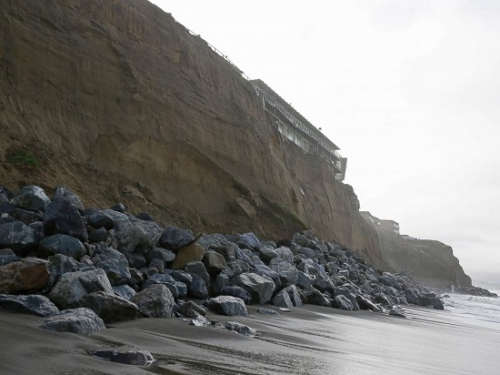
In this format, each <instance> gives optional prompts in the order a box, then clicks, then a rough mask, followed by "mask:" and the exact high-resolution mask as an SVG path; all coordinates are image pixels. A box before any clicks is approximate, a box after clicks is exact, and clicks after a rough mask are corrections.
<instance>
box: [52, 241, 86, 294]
mask: <svg viewBox="0 0 500 375" xmlns="http://www.w3.org/2000/svg"><path fill="white" fill-rule="evenodd" d="M77 241H78V240H77ZM48 268H49V273H50V281H49V283H48V284H47V287H48V290H50V289H51V288H52V287H53V286H54V284H55V283H56V282H57V280H59V278H60V277H61V276H62V275H64V274H65V273H68V272H75V271H89V270H92V269H94V266H91V265H86V264H83V263H80V262H78V261H77V260H75V259H74V258H72V257H68V256H66V255H63V254H56V255H52V256H51V257H49V264H48ZM45 289H47V288H45Z"/></svg>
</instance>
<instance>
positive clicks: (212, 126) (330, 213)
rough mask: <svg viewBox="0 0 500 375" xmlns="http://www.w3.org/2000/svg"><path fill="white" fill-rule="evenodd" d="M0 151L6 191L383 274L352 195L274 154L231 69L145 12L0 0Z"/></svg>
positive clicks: (276, 147) (281, 149)
mask: <svg viewBox="0 0 500 375" xmlns="http://www.w3.org/2000/svg"><path fill="white" fill-rule="evenodd" d="M242 48H244V47H242ZM0 146H1V150H2V154H1V158H2V161H3V162H2V165H1V167H0V181H1V183H4V184H6V185H7V186H10V187H11V188H17V187H18V186H19V185H24V184H28V183H37V184H41V185H42V187H46V188H49V187H52V186H54V185H55V184H63V185H66V186H68V187H69V188H71V189H73V190H74V191H76V192H77V193H78V194H80V195H81V196H82V198H83V199H84V200H85V201H86V204H87V205H101V206H102V205H105V204H112V203H115V202H116V201H121V202H124V203H125V204H127V205H128V207H129V209H130V210H131V211H132V212H136V213H137V212H139V211H147V212H150V213H151V214H153V216H155V217H156V218H157V219H159V220H164V221H169V222H171V223H176V224H178V225H183V226H188V227H190V228H192V229H193V230H197V231H218V230H220V231H222V230H223V231H224V232H230V231H243V230H249V229H251V230H254V231H255V232H256V233H257V234H259V235H261V236H265V237H272V238H279V237H281V236H285V235H289V234H290V233H292V232H294V231H296V230H300V229H305V228H307V227H310V228H312V229H313V230H314V232H315V233H316V234H317V235H319V236H322V237H324V238H325V239H328V240H333V241H336V242H338V243H340V244H343V245H346V246H348V247H350V248H352V249H353V250H354V251H357V252H358V253H360V254H362V255H364V256H365V257H367V258H369V259H371V260H372V261H374V262H375V263H377V262H379V261H380V257H379V253H378V241H377V238H376V234H375V232H374V231H373V229H372V228H370V227H369V226H367V225H366V224H365V222H364V221H363V220H362V219H361V217H360V216H359V213H358V208H359V207H358V202H357V198H356V196H355V194H354V192H353V190H352V188H351V187H350V186H348V185H345V184H342V183H339V182H336V181H335V180H334V178H333V171H332V170H331V168H330V166H329V165H327V164H326V163H325V162H323V161H322V160H318V159H317V158H315V157H314V156H312V155H306V154H303V153H302V152H301V151H300V150H299V149H298V148H296V147H295V146H294V145H290V144H287V143H286V142H283V140H281V139H280V138H279V136H278V133H277V131H276V129H275V127H274V125H273V123H272V121H270V119H268V118H267V116H266V113H265V111H264V110H263V109H262V106H261V105H260V102H259V101H258V98H257V97H256V96H255V94H254V91H253V89H252V87H251V86H250V84H249V83H248V82H247V81H246V80H244V79H243V78H242V77H241V75H240V74H238V73H237V72H236V71H235V69H234V67H233V66H231V64H229V63H228V62H226V61H225V60H224V59H223V58H221V57H220V56H219V55H217V54H216V53H214V52H213V51H212V50H211V48H210V47H208V46H207V43H206V42H205V41H204V40H203V39H201V38H200V37H199V36H193V35H191V34H190V33H189V32H188V31H187V30H186V29H185V28H184V27H183V26H182V25H180V24H179V23H177V22H175V20H174V19H173V18H172V17H171V16H170V15H169V14H166V13H164V12H163V11H161V10H160V9H159V8H157V7H156V6H154V5H152V4H150V3H149V2H147V1H145V0H46V1H38V0H23V1H17V0H4V1H2V6H1V9H0ZM26 151H27V152H29V154H30V155H32V156H33V158H34V159H35V161H36V166H33V165H31V164H29V165H27V164H28V163H23V160H22V158H21V160H20V161H19V159H20V158H19V157H18V156H19V155H22V152H26ZM16 157H17V159H16ZM12 160H15V161H16V162H12ZM88 186H92V189H88V188H87V187H88ZM301 189H302V191H301Z"/></svg>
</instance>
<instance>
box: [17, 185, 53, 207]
mask: <svg viewBox="0 0 500 375" xmlns="http://www.w3.org/2000/svg"><path fill="white" fill-rule="evenodd" d="M10 203H12V204H13V205H14V206H16V207H19V208H22V209H24V210H28V211H44V210H45V208H46V207H47V206H48V204H49V203H50V198H49V197H47V194H45V191H44V190H43V189H42V188H41V187H38V186H25V187H23V188H22V189H21V191H20V192H19V193H18V194H16V195H15V196H14V197H13V198H12V199H11V200H10Z"/></svg>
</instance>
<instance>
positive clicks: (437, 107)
mask: <svg viewBox="0 0 500 375" xmlns="http://www.w3.org/2000/svg"><path fill="white" fill-rule="evenodd" d="M152 2H153V3H156V4H157V5H159V6H160V7H161V8H163V9H164V10H165V11H166V12H168V13H172V15H173V16H174V18H175V19H176V20H177V21H179V22H180V23H182V24H183V25H185V26H186V27H188V28H189V29H191V30H192V31H194V32H195V33H197V34H200V35H201V37H202V38H203V39H205V40H206V41H208V42H209V43H211V44H213V45H214V46H216V47H217V48H218V49H219V50H221V51H222V52H223V53H224V54H226V55H227V56H228V57H229V59H231V60H232V61H233V62H234V63H235V64H236V65H237V66H238V67H239V68H240V69H241V70H243V71H244V72H245V73H246V74H247V75H248V76H249V77H250V78H252V79H254V78H260V79H262V80H264V81H265V82H266V83H267V84H268V85H269V86H271V87H272V88H273V89H274V90H275V91H276V92H278V93H279V94H280V95H281V96H282V97H283V98H285V100H288V101H289V102H291V104H292V105H293V106H294V108H295V109H296V110H298V111H299V112H300V113H301V114H303V115H304V116H305V117H306V118H307V119H308V120H309V121H310V122H312V123H313V124H314V125H315V126H317V127H321V128H322V129H323V132H324V133H325V134H326V135H327V136H328V137H329V138H330V139H331V140H332V141H333V142H335V144H337V145H338V146H339V147H340V148H341V153H342V154H343V156H345V157H347V158H348V164H347V177H346V181H345V182H346V183H348V184H350V185H352V186H353V187H354V190H355V192H356V194H357V195H358V197H359V199H360V201H361V209H362V210H367V211H370V212H371V213H372V214H373V215H375V216H378V217H380V218H382V219H392V220H395V221H398V222H399V223H400V226H401V233H404V234H409V235H411V236H414V237H419V238H429V239H436V240H440V241H442V242H444V243H446V244H448V245H451V246H452V247H453V249H454V253H455V255H456V256H457V257H458V258H459V259H460V263H461V265H462V266H463V267H464V269H465V271H466V273H468V274H469V275H470V276H472V277H473V279H477V280H490V281H495V280H496V281H498V282H500V240H499V238H500V233H499V232H500V197H499V194H498V192H499V191H500V157H499V156H500V121H499V120H500V22H499V21H500V1H497V0H489V1H487V0H468V1H466V0H449V1H444V0H443V1H438V0H432V1H431V0H428V1H426V0H415V1H403V0H385V1H384V0H365V1H355V0H349V1H347V0H346V1H332V0H313V1H308V2H306V1H294V0H287V1H284V0H274V1H268V0H251V1H250V0H239V1H231V0H211V1H207V0H191V1H185V0H153V1H152Z"/></svg>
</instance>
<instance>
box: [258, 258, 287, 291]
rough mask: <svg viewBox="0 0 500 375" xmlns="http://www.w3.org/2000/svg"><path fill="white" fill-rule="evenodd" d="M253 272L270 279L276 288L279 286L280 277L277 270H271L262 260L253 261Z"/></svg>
mask: <svg viewBox="0 0 500 375" xmlns="http://www.w3.org/2000/svg"><path fill="white" fill-rule="evenodd" d="M252 272H253V273H255V274H257V275H259V276H262V277H264V278H268V279H271V280H272V281H273V282H274V284H275V285H276V288H281V278H280V275H279V273H278V272H276V271H273V270H272V269H271V268H269V267H268V266H266V265H265V264H264V263H262V262H259V261H258V262H255V269H254V270H253V271H252Z"/></svg>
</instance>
